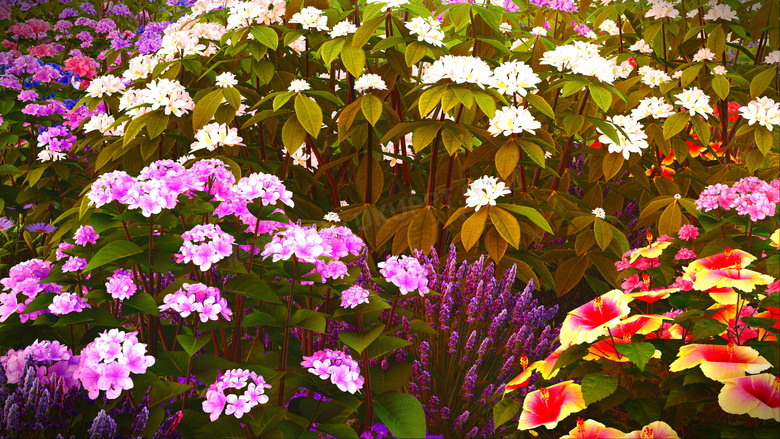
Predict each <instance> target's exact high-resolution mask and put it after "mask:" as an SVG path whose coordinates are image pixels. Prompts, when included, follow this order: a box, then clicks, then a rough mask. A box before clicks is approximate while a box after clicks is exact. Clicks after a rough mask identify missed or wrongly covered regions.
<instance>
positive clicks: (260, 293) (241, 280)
mask: <svg viewBox="0 0 780 439" xmlns="http://www.w3.org/2000/svg"><path fill="white" fill-rule="evenodd" d="M224 291H225V292H228V293H236V294H241V295H242V296H246V297H251V298H253V299H257V300H262V301H264V302H268V303H277V304H281V303H282V301H281V300H279V297H278V296H277V295H276V293H275V292H274V290H273V289H272V288H271V287H269V286H268V284H266V283H265V282H263V281H261V280H260V279H258V278H257V277H256V276H253V275H249V274H240V275H238V276H235V277H233V278H232V279H230V280H229V281H227V283H226V284H225V287H224Z"/></svg>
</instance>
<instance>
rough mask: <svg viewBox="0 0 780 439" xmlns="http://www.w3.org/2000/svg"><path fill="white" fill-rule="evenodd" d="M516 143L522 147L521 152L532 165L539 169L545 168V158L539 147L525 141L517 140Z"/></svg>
mask: <svg viewBox="0 0 780 439" xmlns="http://www.w3.org/2000/svg"><path fill="white" fill-rule="evenodd" d="M517 143H519V144H520V146H521V147H522V151H523V152H525V153H526V154H527V155H528V157H530V158H531V160H533V162H534V163H536V164H537V165H539V167H540V168H542V169H544V168H545V167H547V165H546V164H545V160H546V158H545V156H544V150H543V149H542V148H541V147H540V146H539V145H537V144H536V143H534V142H532V141H530V140H527V139H517Z"/></svg>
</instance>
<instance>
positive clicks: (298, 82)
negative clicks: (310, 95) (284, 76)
mask: <svg viewBox="0 0 780 439" xmlns="http://www.w3.org/2000/svg"><path fill="white" fill-rule="evenodd" d="M305 90H311V86H310V85H309V83H308V82H306V80H305V79H293V80H292V81H290V86H289V87H287V91H291V92H293V93H300V92H302V91H305Z"/></svg>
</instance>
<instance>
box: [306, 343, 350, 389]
mask: <svg viewBox="0 0 780 439" xmlns="http://www.w3.org/2000/svg"><path fill="white" fill-rule="evenodd" d="M301 366H303V367H308V368H309V372H311V373H313V374H314V375H317V376H319V377H320V378H321V379H323V380H327V379H330V382H332V383H333V384H335V385H336V386H337V387H338V388H339V390H341V391H342V392H349V393H355V392H357V391H358V390H360V389H362V388H363V382H364V381H365V378H363V377H362V376H361V375H360V365H359V364H358V362H357V361H355V360H353V359H352V357H350V356H349V355H347V354H345V353H344V352H341V351H334V350H330V349H324V350H321V351H317V352H315V353H314V354H313V355H312V356H311V357H307V356H305V355H304V357H303V361H301Z"/></svg>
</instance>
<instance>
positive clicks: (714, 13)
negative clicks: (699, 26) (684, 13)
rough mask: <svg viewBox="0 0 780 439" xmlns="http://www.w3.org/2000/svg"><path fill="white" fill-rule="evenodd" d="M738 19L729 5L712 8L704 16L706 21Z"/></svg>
mask: <svg viewBox="0 0 780 439" xmlns="http://www.w3.org/2000/svg"><path fill="white" fill-rule="evenodd" d="M735 18H737V13H736V12H734V11H732V10H731V7H730V6H729V5H725V4H718V5H715V6H713V7H712V9H710V10H709V11H707V13H706V14H705V15H704V19H705V20H726V21H731V20H733V19H735Z"/></svg>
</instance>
